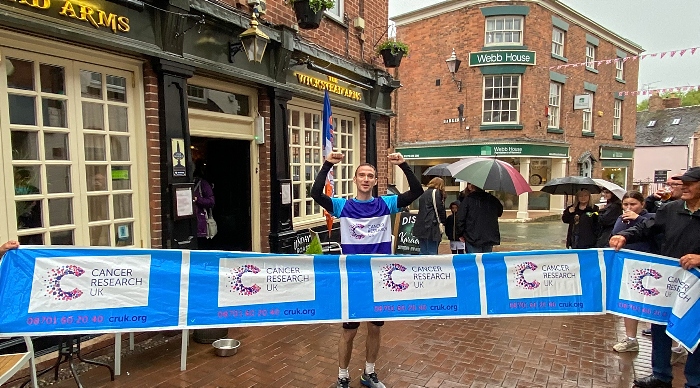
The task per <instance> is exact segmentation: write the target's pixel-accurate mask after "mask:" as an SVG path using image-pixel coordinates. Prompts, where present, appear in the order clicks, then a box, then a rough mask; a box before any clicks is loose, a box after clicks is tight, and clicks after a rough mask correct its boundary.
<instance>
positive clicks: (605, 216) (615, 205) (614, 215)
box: [596, 189, 622, 248]
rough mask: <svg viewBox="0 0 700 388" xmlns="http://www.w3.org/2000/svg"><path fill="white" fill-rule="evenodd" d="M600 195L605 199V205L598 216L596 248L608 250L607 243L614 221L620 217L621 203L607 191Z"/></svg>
mask: <svg viewBox="0 0 700 388" xmlns="http://www.w3.org/2000/svg"><path fill="white" fill-rule="evenodd" d="M601 195H603V197H604V198H605V200H606V204H605V207H604V208H603V210H601V211H600V213H599V214H598V224H599V229H600V232H599V234H598V242H597V243H596V247H598V248H608V247H609V246H610V245H609V244H608V241H610V235H611V233H612V230H613V227H614V226H615V221H617V219H618V217H620V216H621V215H622V201H621V200H620V198H618V197H617V196H616V195H615V194H613V192H612V191H610V190H608V189H604V190H603V191H601Z"/></svg>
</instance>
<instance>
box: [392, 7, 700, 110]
mask: <svg viewBox="0 0 700 388" xmlns="http://www.w3.org/2000/svg"><path fill="white" fill-rule="evenodd" d="M442 1H444V0H389V18H390V19H391V17H392V16H394V15H399V14H403V13H406V12H410V11H413V10H416V9H420V8H423V7H426V6H429V5H432V4H436V3H439V2H442ZM448 1H449V0H448ZM560 1H561V2H562V3H564V4H566V5H567V6H569V7H571V8H573V9H575V10H576V11H578V12H579V13H581V14H583V15H584V16H586V17H588V18H589V19H591V20H593V21H595V22H596V23H598V24H600V25H602V26H603V27H605V28H607V29H608V30H611V31H613V32H615V33H616V34H618V35H620V36H622V37H623V38H625V39H627V40H631V41H632V42H634V43H637V44H638V45H640V46H642V48H643V49H644V50H645V52H646V53H650V54H651V53H658V52H663V51H671V50H678V49H685V48H691V47H700V12H699V11H700V1H698V0H560ZM596 59H607V58H596ZM603 66H609V65H603ZM677 86H696V87H697V86H700V49H698V50H697V51H696V52H695V54H694V55H690V51H688V52H686V53H685V54H684V55H683V56H682V57H680V56H679V55H678V54H676V55H675V56H674V57H673V58H671V57H670V56H669V55H666V56H665V57H664V58H663V59H661V58H659V57H658V56H657V57H656V58H651V57H647V58H645V59H644V60H642V61H640V65H639V89H660V88H671V87H677ZM639 99H640V100H641V99H642V97H640V98H639Z"/></svg>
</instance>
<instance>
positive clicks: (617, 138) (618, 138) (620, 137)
mask: <svg viewBox="0 0 700 388" xmlns="http://www.w3.org/2000/svg"><path fill="white" fill-rule="evenodd" d="M613 140H622V136H620V135H613Z"/></svg>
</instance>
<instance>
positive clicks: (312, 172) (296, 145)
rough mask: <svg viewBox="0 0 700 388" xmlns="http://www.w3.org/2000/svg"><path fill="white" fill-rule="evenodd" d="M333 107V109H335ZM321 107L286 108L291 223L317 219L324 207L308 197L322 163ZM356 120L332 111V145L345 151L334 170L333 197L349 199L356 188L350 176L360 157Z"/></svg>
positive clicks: (319, 217) (321, 214) (319, 218)
mask: <svg viewBox="0 0 700 388" xmlns="http://www.w3.org/2000/svg"><path fill="white" fill-rule="evenodd" d="M334 110H335V109H334ZM321 114H322V112H321V107H318V108H317V109H312V108H305V107H297V106H295V105H294V106H292V105H290V108H289V154H290V162H291V163H290V165H291V173H292V214H293V217H294V222H295V223H296V222H302V223H303V222H307V221H308V222H317V221H321V220H322V219H323V209H322V208H321V207H320V206H319V205H318V204H316V203H315V202H314V200H313V198H311V186H312V185H313V183H314V179H315V178H316V175H317V174H318V172H319V171H320V170H321V165H322V164H323V151H322V150H323V143H322V133H321V132H322V128H321ZM357 121H358V120H357V119H356V118H353V117H348V116H343V115H341V114H337V113H336V112H334V113H333V128H334V135H335V137H334V142H335V143H334V144H333V146H334V147H333V148H335V149H337V150H338V152H342V153H343V154H345V158H344V159H343V161H342V162H340V163H338V164H336V166H335V167H334V169H333V173H334V178H335V196H336V197H340V198H351V197H352V196H353V194H354V191H355V185H354V183H353V181H352V178H353V176H354V174H355V170H354V168H355V165H356V164H357V161H358V160H359V156H360V155H359V151H358V150H359V148H360V145H359V137H360V133H359V126H358V125H357Z"/></svg>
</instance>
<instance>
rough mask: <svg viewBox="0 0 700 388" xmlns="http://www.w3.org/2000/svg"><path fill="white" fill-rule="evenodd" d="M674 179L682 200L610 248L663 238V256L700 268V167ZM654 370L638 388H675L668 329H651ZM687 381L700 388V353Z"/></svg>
mask: <svg viewBox="0 0 700 388" xmlns="http://www.w3.org/2000/svg"><path fill="white" fill-rule="evenodd" d="M672 179H673V180H674V181H676V182H682V184H683V187H682V189H681V198H680V200H678V201H673V202H669V203H667V204H665V205H664V206H661V207H660V208H659V210H658V211H657V212H656V218H651V219H648V220H645V221H644V222H642V223H640V224H638V225H635V226H634V227H632V228H629V229H626V230H623V231H621V232H619V233H618V234H617V235H615V236H612V237H611V238H610V247H612V248H615V250H619V249H620V248H622V247H624V246H625V245H626V244H628V243H635V242H639V241H652V240H653V239H654V238H656V237H657V236H660V240H659V243H660V244H661V248H660V250H659V253H660V254H661V255H664V256H668V257H675V258H678V259H680V265H681V266H682V267H683V268H684V269H686V270H688V269H691V268H700V239H699V238H698V235H700V167H693V168H689V169H688V170H687V171H686V172H685V174H683V175H681V176H674V177H673V178H672ZM651 368H652V371H653V374H651V375H649V376H647V377H644V378H640V379H636V380H634V384H635V386H637V387H639V388H671V386H672V385H671V380H672V379H673V368H672V367H671V338H670V337H669V336H668V334H666V326H662V325H655V324H652V325H651ZM685 379H686V383H685V387H686V388H700V350H696V351H695V352H694V353H689V354H688V360H687V361H686V363H685Z"/></svg>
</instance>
